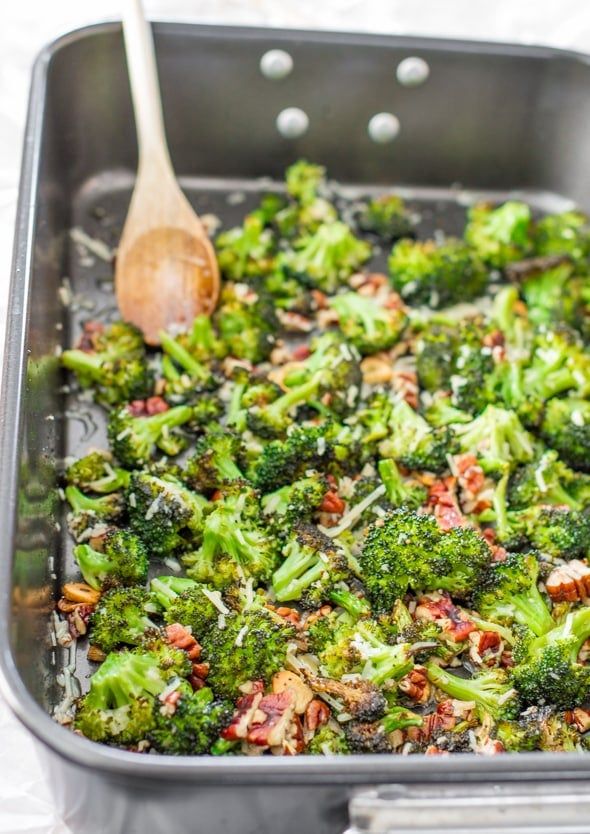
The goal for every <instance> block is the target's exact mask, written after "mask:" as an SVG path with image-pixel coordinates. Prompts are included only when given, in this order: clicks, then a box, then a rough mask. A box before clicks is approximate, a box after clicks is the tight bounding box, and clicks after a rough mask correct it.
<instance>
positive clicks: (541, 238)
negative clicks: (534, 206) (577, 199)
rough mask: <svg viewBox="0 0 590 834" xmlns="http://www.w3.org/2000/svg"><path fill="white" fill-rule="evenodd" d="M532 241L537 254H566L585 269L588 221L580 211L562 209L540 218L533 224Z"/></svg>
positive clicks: (589, 243) (589, 237)
mask: <svg viewBox="0 0 590 834" xmlns="http://www.w3.org/2000/svg"><path fill="white" fill-rule="evenodd" d="M533 241H534V246H535V252H536V253H537V254H538V255H568V256H569V257H570V258H571V259H572V261H573V262H574V263H575V264H576V265H578V266H580V267H582V268H583V269H584V271H586V270H587V268H588V258H589V257H590V223H589V221H588V218H587V217H586V215H585V214H583V213H582V212H581V211H576V210H571V211H564V212H561V213H560V214H548V215H547V216H546V217H543V218H541V220H538V221H537V223H536V224H535V227H534V231H533Z"/></svg>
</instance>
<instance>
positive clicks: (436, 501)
mask: <svg viewBox="0 0 590 834" xmlns="http://www.w3.org/2000/svg"><path fill="white" fill-rule="evenodd" d="M456 486H457V479H456V478H454V477H452V476H451V477H449V478H444V479H443V480H441V481H435V482H434V483H433V484H432V485H431V486H430V487H429V489H428V503H429V505H430V506H431V507H433V509H434V517H435V518H436V520H437V522H438V526H439V527H440V529H441V530H444V531H445V532H446V531H448V530H452V529H453V527H465V526H466V525H467V523H468V522H467V519H466V518H465V516H464V515H463V513H462V512H461V509H460V508H459V504H458V502H457V496H456V494H455V491H456Z"/></svg>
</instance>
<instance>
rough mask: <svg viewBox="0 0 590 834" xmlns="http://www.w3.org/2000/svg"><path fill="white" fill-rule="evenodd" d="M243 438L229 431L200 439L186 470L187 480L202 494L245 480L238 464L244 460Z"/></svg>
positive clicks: (221, 431) (220, 431) (217, 430)
mask: <svg viewBox="0 0 590 834" xmlns="http://www.w3.org/2000/svg"><path fill="white" fill-rule="evenodd" d="M242 454H243V449H242V442H241V440H240V438H239V437H238V436H237V435H236V434H233V433H232V432H230V431H228V430H227V429H212V430H210V431H207V432H206V433H205V434H204V435H203V437H200V438H199V439H198V440H197V442H196V444H195V449H194V452H193V454H192V455H191V456H190V458H189V459H188V461H187V463H186V466H185V470H184V473H185V478H186V481H187V483H188V484H190V486H191V487H192V488H193V489H195V490H197V491H198V492H207V491H209V490H214V489H217V488H218V487H221V486H223V484H226V483H228V482H230V481H236V480H243V479H244V476H243V474H242V472H241V471H240V468H239V466H238V464H237V460H238V459H239V458H240V457H241V456H242Z"/></svg>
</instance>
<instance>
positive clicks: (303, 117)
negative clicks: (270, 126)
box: [276, 107, 309, 139]
mask: <svg viewBox="0 0 590 834" xmlns="http://www.w3.org/2000/svg"><path fill="white" fill-rule="evenodd" d="M276 124H277V130H278V131H279V133H280V134H281V136H284V138H285V139H298V138H299V137H300V136H303V134H304V133H305V132H306V131H307V128H308V127H309V118H308V116H307V113H304V112H303V110H300V109H299V107H286V108H285V109H284V110H281V112H280V113H279V115H278V116H277V122H276Z"/></svg>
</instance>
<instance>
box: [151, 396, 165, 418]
mask: <svg viewBox="0 0 590 834" xmlns="http://www.w3.org/2000/svg"><path fill="white" fill-rule="evenodd" d="M169 408H170V406H169V405H168V403H167V402H166V400H165V399H163V397H148V398H147V400H146V401H145V411H146V414H147V416H148V417H151V416H152V415H154V414H162V413H163V412H164V411H168V409H169Z"/></svg>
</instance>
